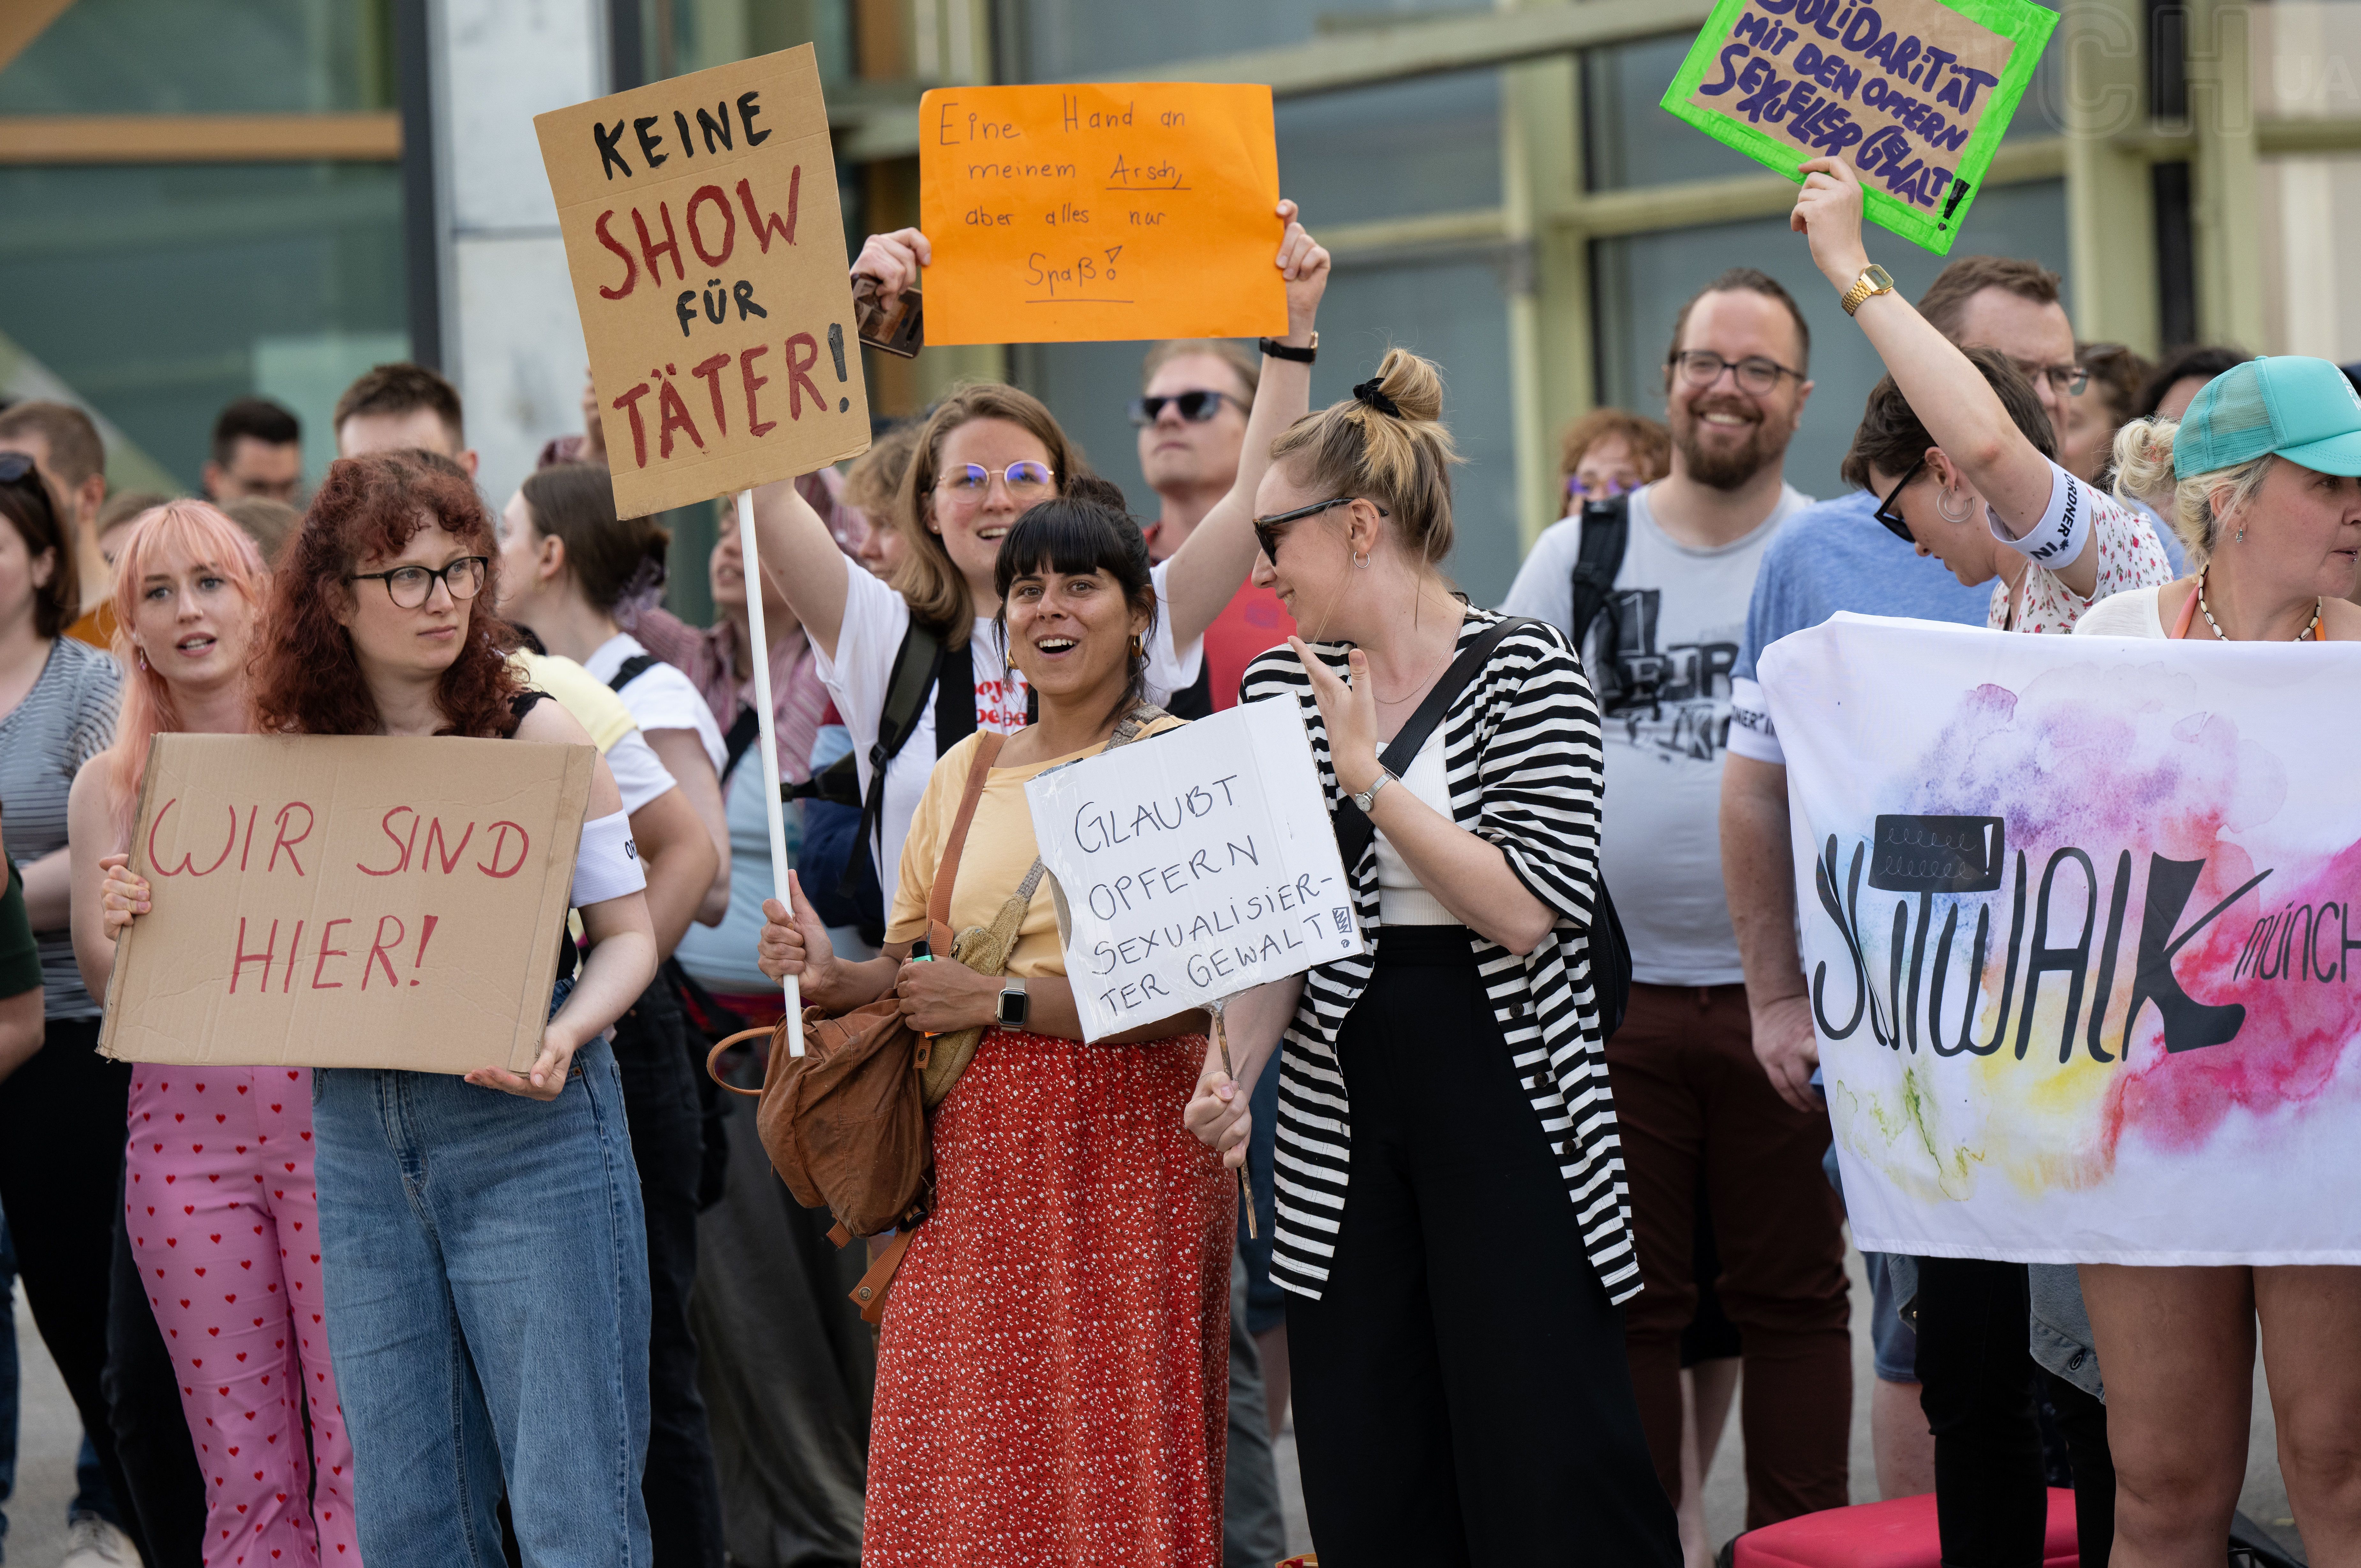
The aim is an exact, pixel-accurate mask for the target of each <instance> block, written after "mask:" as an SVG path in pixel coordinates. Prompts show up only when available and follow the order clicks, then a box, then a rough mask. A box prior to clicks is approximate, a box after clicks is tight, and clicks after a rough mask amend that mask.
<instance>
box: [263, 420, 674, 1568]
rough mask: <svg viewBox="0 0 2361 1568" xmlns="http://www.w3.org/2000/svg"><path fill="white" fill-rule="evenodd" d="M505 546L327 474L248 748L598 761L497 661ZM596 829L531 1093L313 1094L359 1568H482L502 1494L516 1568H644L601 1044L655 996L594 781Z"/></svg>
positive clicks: (421, 1082) (564, 719)
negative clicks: (575, 945)
mask: <svg viewBox="0 0 2361 1568" xmlns="http://www.w3.org/2000/svg"><path fill="white" fill-rule="evenodd" d="M498 548H499V547H498V545H497V544H496V543H494V540H493V534H492V526H491V520H490V518H489V516H487V515H486V513H485V510H484V507H483V503H482V502H481V500H479V499H478V497H477V495H476V493H475V490H474V488H473V487H472V486H470V485H468V484H467V482H466V481H464V480H461V479H457V478H455V477H451V476H450V475H448V474H445V473H443V472H439V471H436V470H434V469H432V468H429V467H425V466H421V465H418V464H415V463H409V462H404V461H402V460H401V459H399V458H395V457H387V456H376V457H358V458H349V457H348V458H340V459H339V460H338V461H337V462H336V463H335V465H334V466H331V467H330V468H329V470H328V474H327V477H326V479H325V480H324V482H323V483H322V485H321V487H320V489H319V491H318V493H317V494H316V495H315V496H314V497H313V501H312V509H311V511H310V513H309V514H308V515H307V516H306V517H305V518H304V520H303V527H302V532H299V533H298V534H297V535H296V536H295V538H294V539H293V540H292V541H291V542H290V543H289V545H288V548H287V553H286V554H285V556H284V557H282V560H281V565H280V569H279V572H278V575H277V581H276V584H275V586H274V588H273V592H272V598H271V607H270V624H271V628H272V635H271V638H270V641H269V644H268V645H267V646H266V647H265V648H264V650H263V652H262V654H261V657H260V658H259V660H258V663H257V664H256V672H255V706H256V708H257V711H258V720H259V727H260V728H261V729H263V730H264V731H265V732H266V733H278V734H288V735H398V736H418V737H427V736H437V735H462V736H473V737H479V738H506V739H515V740H535V741H543V742H548V743H554V744H559V745H586V744H588V741H589V738H588V735H586V734H585V733H584V731H583V729H582V727H581V726H580V725H579V724H577V723H576V722H575V721H574V719H572V718H569V717H568V716H567V715H566V712H565V710H564V709H563V708H561V707H559V706H558V705H557V704H556V703H555V702H551V701H544V700H542V694H540V693H537V692H528V691H525V690H523V689H522V676H521V674H519V672H518V670H517V668H516V666H515V665H514V664H513V663H511V662H510V661H509V660H508V659H507V658H506V657H505V655H504V652H503V648H504V645H505V644H506V643H507V642H508V641H510V638H511V634H510V633H509V631H508V630H507V628H505V627H504V626H503V625H502V624H501V623H500V621H499V620H496V619H495V618H494V617H493V616H492V615H491V614H490V611H489V607H490V606H491V605H492V604H494V603H496V602H498V596H499V588H500V583H499V572H500V566H499V563H498V560H497V556H498ZM488 596H489V597H488ZM588 815H589V820H588V822H587V823H585V825H584V827H583V829H582V839H581V847H580V850H579V851H578V853H577V856H576V860H575V866H574V884H573V903H574V905H575V906H576V907H577V909H578V910H579V911H580V914H581V916H582V925H583V928H584V930H585V931H586V932H587V933H588V937H589V939H590V944H591V947H590V953H589V957H588V960H587V961H586V962H585V963H584V964H583V966H582V968H581V970H580V972H579V973H578V974H575V975H565V976H562V977H561V979H560V980H559V981H558V983H557V985H556V987H555V990H554V992H553V994H552V996H551V998H550V1003H551V1005H550V1018H549V1023H548V1025H547V1029H546V1032H545V1034H544V1037H543V1046H542V1051H541V1054H540V1056H539V1057H538V1058H536V1059H535V1060H534V1061H533V1065H532V1067H531V1068H530V1069H528V1070H527V1071H526V1072H524V1073H522V1074H519V1073H513V1072H510V1071H508V1070H506V1069H501V1068H496V1067H486V1068H479V1069H477V1070H475V1071H473V1072H470V1073H468V1074H467V1076H466V1077H465V1078H464V1079H458V1078H451V1077H446V1076H442V1075H438V1074H430V1073H416V1072H403V1071H399V1070H395V1069H364V1068H334V1069H330V1068H322V1069H316V1070H314V1071H313V1075H312V1081H313V1105H312V1119H313V1128H314V1130H315V1133H316V1137H315V1143H316V1146H317V1152H316V1154H315V1155H314V1157H313V1158H314V1163H315V1167H316V1170H317V1173H318V1179H319V1190H320V1243H321V1246H320V1250H321V1253H322V1255H323V1267H324V1275H325V1288H326V1290H327V1294H328V1307H327V1316H328V1317H329V1318H330V1319H331V1320H332V1321H334V1323H335V1328H334V1330H333V1331H332V1332H331V1333H330V1335H329V1342H330V1349H331V1351H332V1352H333V1354H334V1356H335V1375H336V1381H337V1384H338V1386H339V1387H340V1388H341V1389H342V1393H343V1404H344V1411H345V1417H346V1420H347V1421H348V1422H349V1423H350V1425H351V1431H352V1441H353V1452H354V1461H355V1466H356V1475H357V1483H356V1493H355V1498H354V1501H355V1504H356V1506H357V1508H358V1510H359V1534H360V1542H361V1550H362V1552H364V1553H365V1554H366V1555H367V1556H368V1559H369V1562H370V1563H371V1565H372V1568H389V1565H391V1564H411V1563H414V1564H418V1565H419V1568H445V1565H447V1564H450V1563H485V1562H488V1561H493V1560H496V1558H497V1552H498V1546H497V1543H498V1541H500V1521H499V1519H497V1518H496V1517H495V1515H494V1513H493V1507H494V1505H495V1503H496V1502H497V1501H498V1500H499V1497H500V1491H501V1487H502V1485H503V1483H505V1485H506V1487H507V1492H508V1498H509V1505H510V1509H511V1516H512V1518H513V1519H514V1523H515V1529H516V1534H517V1539H518V1541H519V1543H520V1544H521V1546H522V1549H523V1552H524V1557H525V1560H526V1561H527V1562H531V1563H539V1562H564V1563H584V1564H602V1563H603V1564H617V1565H621V1568H641V1565H643V1564H645V1563H647V1562H648V1561H649V1537H648V1518H647V1510H646V1508H645V1507H644V1506H643V1504H642V1500H641V1496H640V1475H641V1471H642V1466H643V1465H644V1463H645V1460H646V1456H647V1441H648V1322H649V1304H648V1273H647V1238H646V1233H645V1227H644V1223H643V1220H642V1212H641V1206H640V1192H639V1183H638V1181H637V1180H636V1179H635V1173H634V1171H633V1168H632V1160H631V1139H630V1135H629V1133H628V1131H627V1124H626V1121H625V1115H624V1110H623V1104H622V1087H621V1081H620V1075H619V1073H618V1072H617V1069H616V1066H615V1058H614V1054H613V1052H612V1051H611V1050H610V1049H609V1047H608V1046H607V1043H606V1037H605V1036H606V1032H607V1029H608V1026H609V1025H611V1024H613V1023H614V1022H615V1020H616V1019H617V1018H619V1017H620V1016H621V1015H622V1014H623V1011H624V1009H626V1008H628V1007H630V1006H631V1004H632V1003H633V1002H635V1001H636V1000H637V999H638V998H639V996H640V993H641V992H642V991H644V990H645V989H646V988H647V984H648V981H650V980H651V979H652V978H653V975H654V973H655V937H654V933H653V928H652V927H651V924H650V922H649V918H648V910H647V903H646V900H645V898H644V897H643V896H642V887H643V886H644V884H645V879H644V877H643V876H642V873H641V871H640V868H639V865H638V863H637V861H636V860H635V859H634V856H633V851H632V846H631V839H630V837H629V828H627V826H626V825H625V820H624V817H623V812H622V797H621V795H620V792H619V791H618V790H617V788H616V786H615V781H614V778H613V775H612V774H610V773H609V772H608V769H607V764H606V762H605V761H604V760H603V759H602V760H598V761H597V762H594V763H593V764H592V781H591V788H590V803H589V808H588ZM569 1079H571V1080H578V1081H577V1083H576V1085H575V1086H574V1088H573V1091H572V1092H570V1093H568V1092H565V1091H566V1089H567V1088H568V1080H569ZM430 1388H431V1389H446V1390H450V1391H451V1396H450V1398H439V1397H438V1398H420V1391H421V1390H422V1389H430ZM487 1552H490V1553H492V1554H493V1556H492V1557H490V1558H488V1557H487V1556H486V1553H487Z"/></svg>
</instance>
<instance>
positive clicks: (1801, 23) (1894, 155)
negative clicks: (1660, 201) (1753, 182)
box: [1664, 0, 2058, 256]
mask: <svg viewBox="0 0 2361 1568" xmlns="http://www.w3.org/2000/svg"><path fill="white" fill-rule="evenodd" d="M2057 25H2058V14H2057V13H2056V12H2054V11H2047V10H2044V9H2042V8H2041V7H2040V6H2038V5H2031V4H2029V3H2028V0H1879V4H1877V5H1865V4H1861V3H1859V0H1720V4H1719V5H1716V6H1714V8H1713V15H1712V16H1709V17H1708V18H1707V20H1706V24H1705V28H1704V30H1703V31H1701V32H1699V33H1698V34H1697V43H1696V44H1695V45H1694V46H1693V47H1692V48H1691V49H1689V52H1688V58H1687V59H1686V60H1683V61H1682V62H1681V69H1680V70H1679V71H1678V72H1677V73H1675V75H1674V77H1673V83H1672V85H1671V86H1670V87H1668V88H1666V89H1665V90H1664V108H1665V109H1666V110H1667V111H1669V112H1670V113H1672V114H1674V115H1678V116H1679V117H1680V118H1682V119H1684V120H1686V121H1687V122H1688V123H1689V124H1691V125H1693V126H1697V129H1699V130H1701V131H1703V132H1705V133H1706V135H1708V136H1709V137H1714V138H1715V139H1716V140H1718V141H1721V142H1725V143H1727V144H1729V145H1730V146H1731V147H1734V148H1737V149H1738V150H1739V151H1741V152H1742V153H1744V154H1746V156H1747V157H1749V158H1752V159H1755V160H1756V161H1757V162H1759V163H1763V164H1767V165H1768V166H1770V167H1771V168H1773V169H1775V170H1778V171H1779V172H1780V173H1782V174H1784V175H1785V176H1786V177H1787V178H1788V179H1790V180H1793V181H1795V182H1796V183H1798V184H1801V183H1802V182H1803V178H1804V177H1803V175H1802V174H1800V173H1799V172H1797V170H1798V168H1799V166H1800V165H1802V164H1803V163H1804V161H1805V160H1806V159H1814V158H1828V157H1833V158H1841V159H1844V160H1845V161H1846V162H1848V163H1850V164H1851V165H1852V166H1853V167H1854V168H1855V169H1857V170H1860V171H1861V187H1862V191H1863V192H1864V194H1865V196H1866V208H1867V212H1868V215H1869V216H1870V217H1872V218H1873V219H1875V220H1876V221H1877V222H1878V223H1881V224H1883V225H1885V226H1886V227H1887V228H1890V229H1892V230H1893V231H1894V233H1895V234H1898V235H1901V236H1904V237H1905V238H1907V239H1913V240H1916V241H1917V242H1918V243H1919V244H1920V245H1923V246H1925V247H1927V249H1929V250H1931V251H1933V252H1935V253H1936V254H1937V255H1938V256H1941V255H1947V254H1949V251H1950V248H1951V242H1952V240H1954V239H1956V238H1957V237H1959V233H1960V225H1962V224H1963V223H1964V222H1965V221H1966V219H1967V215H1968V207H1969V204H1970V203H1971V202H1972V201H1973V200H1974V199H1975V195H1976V192H1977V191H1978V190H1979V189H1980V188H1981V187H1982V184H1983V178H1984V170H1985V169H1986V168H1987V167H1988V166H1990V164H1991V162H1992V158H1993V152H1994V151H1995V150H1996V149H1997V148H1999V146H2000V138H2001V133H2002V132H2003V131H2004V130H2006V129H2007V128H2008V122H2009V116H2010V115H2014V114H2015V112H2016V105H2017V101H2018V100H2019V99H2021V98H2022V97H2024V96H2025V89H2026V84H2027V83H2028V82H2031V81H2032V80H2033V68H2034V67H2035V66H2036V65H2037V64H2038V63H2039V61H2040V59H2041V49H2042V46H2043V45H2044V44H2046V43H2048V41H2049V31H2050V29H2051V28H2052V27H2056V26H2057Z"/></svg>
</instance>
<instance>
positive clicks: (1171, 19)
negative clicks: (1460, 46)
mask: <svg viewBox="0 0 2361 1568" xmlns="http://www.w3.org/2000/svg"><path fill="white" fill-rule="evenodd" d="M1023 7H1024V14H1023V18H1022V20H1021V21H1020V22H1019V24H1018V25H1017V27H1016V29H1015V31H1016V37H1017V39H1018V52H1019V53H1021V55H1022V56H1023V58H1022V59H1021V60H1004V61H1002V62H1001V64H1002V67H1003V71H1002V74H1003V77H1004V79H1005V80H1007V81H1011V82H1072V81H1076V80H1080V79H1082V78H1087V77H1093V76H1105V75H1108V74H1110V73H1111V72H1114V71H1122V70H1124V69H1125V68H1126V67H1129V66H1137V65H1148V64H1154V63H1157V62H1159V61H1163V60H1195V59H1197V58H1199V57H1200V56H1203V55H1219V54H1234V53H1235V52H1237V51H1238V50H1241V49H1270V48H1274V47H1276V46H1278V45H1281V44H1299V43H1307V42H1309V41H1311V40H1312V38H1315V37H1318V36H1320V35H1322V34H1334V33H1343V32H1350V31H1353V30H1356V29H1357V28H1360V27H1372V26H1377V25H1381V24H1384V23H1388V22H1415V21H1422V20H1426V19H1429V18H1432V17H1433V16H1435V15H1436V14H1438V13H1441V12H1447V11H1488V10H1490V9H1491V5H1490V3H1489V0H1197V3H1196V4H1194V5H1165V6H1161V7H1159V9H1158V10H1157V12H1156V16H1155V20H1154V22H1153V23H1152V25H1143V23H1142V20H1141V16H1140V13H1139V11H1138V10H1137V8H1135V7H1132V6H1128V5H1109V4H1107V0H1023Z"/></svg>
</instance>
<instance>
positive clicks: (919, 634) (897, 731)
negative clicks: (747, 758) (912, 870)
mask: <svg viewBox="0 0 2361 1568" xmlns="http://www.w3.org/2000/svg"><path fill="white" fill-rule="evenodd" d="M947 652H948V650H946V649H945V648H944V646H943V640H942V637H941V635H940V634H939V633H938V632H937V631H935V630H934V629H933V628H931V627H928V626H921V625H919V624H918V623H917V621H916V620H913V621H911V622H910V627H909V630H906V631H905V632H903V633H902V645H901V646H900V647H898V648H896V649H895V650H894V668H893V671H892V673H891V674H888V675H887V676H886V678H885V706H884V709H883V710H882V711H881V712H880V713H879V714H878V716H877V740H876V743H875V744H874V745H873V746H871V747H870V748H869V793H868V795H866V796H865V797H864V798H863V799H862V803H861V842H862V843H863V844H873V845H875V846H877V847H878V849H880V850H883V849H884V844H885V770H886V769H887V768H888V767H890V766H892V765H893V762H894V759H895V757H898V756H900V755H901V754H902V748H903V747H905V746H906V745H908V744H909V742H910V732H911V731H912V730H914V729H917V727H918V715H919V714H921V713H923V712H925V711H926V707H927V694H928V691H930V690H933V689H935V688H937V687H939V685H941V684H942V679H943V674H944V670H943V664H944V660H945V657H946V654H947ZM964 652H966V651H965V650H964V649H962V650H961V653H962V654H964ZM965 685H966V687H967V689H968V691H969V694H970V695H969V697H968V729H974V728H975V699H974V696H973V687H974V683H973V682H972V681H971V682H967V683H965ZM936 707H937V715H936V722H937V723H938V724H939V723H940V722H941V713H940V708H941V702H940V699H939V698H938V700H937V703H936ZM936 754H937V755H940V754H941V751H940V748H939V746H938V749H937V753H936ZM851 882H852V869H851V865H850V864H849V863H848V864H847V866H846V868H845V873H844V886H843V887H842V888H841V890H840V891H842V892H844V893H845V894H847V895H850V894H851V891H852V890H851Z"/></svg>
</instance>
